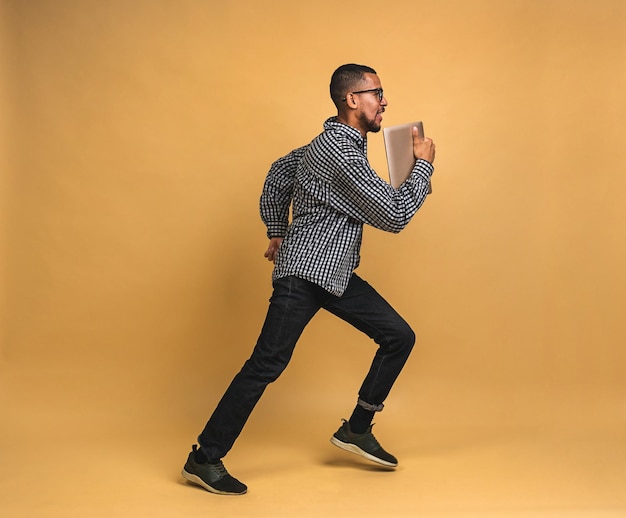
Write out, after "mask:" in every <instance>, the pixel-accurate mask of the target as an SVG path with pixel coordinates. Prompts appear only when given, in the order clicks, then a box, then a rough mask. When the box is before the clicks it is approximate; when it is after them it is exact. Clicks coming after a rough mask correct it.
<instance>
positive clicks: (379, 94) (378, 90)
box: [342, 88, 383, 102]
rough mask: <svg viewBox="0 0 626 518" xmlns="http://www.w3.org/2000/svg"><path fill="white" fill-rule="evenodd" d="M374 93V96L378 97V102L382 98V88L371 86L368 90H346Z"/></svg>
mask: <svg viewBox="0 0 626 518" xmlns="http://www.w3.org/2000/svg"><path fill="white" fill-rule="evenodd" d="M370 92H372V93H374V94H376V97H378V102H381V101H382V100H383V89H382V88H371V89H369V90H359V91H358V92H348V94H367V93H370ZM345 100H346V97H344V98H343V99H342V101H345Z"/></svg>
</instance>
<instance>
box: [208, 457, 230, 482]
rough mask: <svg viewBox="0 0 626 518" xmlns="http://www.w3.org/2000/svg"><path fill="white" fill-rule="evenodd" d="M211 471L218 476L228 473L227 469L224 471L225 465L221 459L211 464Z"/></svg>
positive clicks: (221, 476)
mask: <svg viewBox="0 0 626 518" xmlns="http://www.w3.org/2000/svg"><path fill="white" fill-rule="evenodd" d="M211 471H213V472H215V473H216V474H217V475H219V476H220V478H223V477H225V476H226V475H228V471H226V466H224V463H223V462H222V461H221V460H220V461H218V462H216V463H215V464H211Z"/></svg>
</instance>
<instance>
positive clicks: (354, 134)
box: [324, 116, 367, 153]
mask: <svg viewBox="0 0 626 518" xmlns="http://www.w3.org/2000/svg"><path fill="white" fill-rule="evenodd" d="M324 129H325V130H326V131H329V130H332V131H337V132H339V133H341V134H342V135H345V136H346V137H348V138H349V139H351V140H353V141H354V142H355V144H356V145H357V146H358V147H359V149H361V150H362V151H363V152H364V153H367V138H365V137H363V135H361V132H360V131H359V130H358V129H356V128H353V127H352V126H348V125H347V124H344V123H343V122H339V121H338V120H337V117H336V116H335V117H330V118H329V119H326V122H324Z"/></svg>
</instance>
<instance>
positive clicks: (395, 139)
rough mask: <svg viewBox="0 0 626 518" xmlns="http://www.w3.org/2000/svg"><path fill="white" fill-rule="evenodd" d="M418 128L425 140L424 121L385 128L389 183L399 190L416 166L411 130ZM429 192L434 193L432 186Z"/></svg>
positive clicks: (429, 187)
mask: <svg viewBox="0 0 626 518" xmlns="http://www.w3.org/2000/svg"><path fill="white" fill-rule="evenodd" d="M413 127H417V132H418V134H419V136H420V137H421V138H424V125H423V124H422V121H415V122H409V123H407V124H400V125H398V126H390V127H388V128H383V137H384V139H385V152H386V153H387V167H388V169H389V183H391V185H392V186H393V187H394V188H395V189H397V188H398V187H400V185H402V184H403V183H404V181H405V180H406V179H407V178H408V177H409V175H410V174H411V171H412V170H413V167H414V166H415V156H414V155H413V135H412V132H411V128H413ZM428 192H429V193H431V192H432V188H431V186H430V184H429V185H428Z"/></svg>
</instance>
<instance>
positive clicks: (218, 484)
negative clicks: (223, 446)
mask: <svg viewBox="0 0 626 518" xmlns="http://www.w3.org/2000/svg"><path fill="white" fill-rule="evenodd" d="M196 450H197V447H196V445H195V444H194V445H193V449H192V450H191V453H190V454H189V457H188V458H187V462H186V463H185V467H184V468H183V477H184V478H185V479H187V480H188V481H189V482H193V483H194V484H197V485H199V486H201V487H203V488H204V489H206V490H207V491H210V492H211V493H217V494H218V495H243V494H244V493H245V492H246V491H248V488H247V487H246V485H245V484H242V483H241V482H239V480H237V479H236V478H235V477H232V476H230V475H229V474H228V471H226V468H225V467H224V464H223V463H222V461H221V460H220V461H218V462H215V463H209V462H206V463H204V464H199V463H198V462H196Z"/></svg>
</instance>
